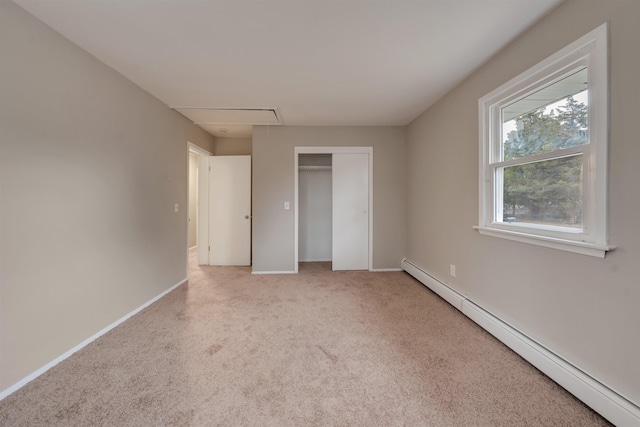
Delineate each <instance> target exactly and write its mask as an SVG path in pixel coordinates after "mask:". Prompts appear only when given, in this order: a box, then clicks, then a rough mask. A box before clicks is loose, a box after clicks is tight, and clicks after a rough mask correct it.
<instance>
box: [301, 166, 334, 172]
mask: <svg viewBox="0 0 640 427" xmlns="http://www.w3.org/2000/svg"><path fill="white" fill-rule="evenodd" d="M298 169H299V170H301V171H330V170H331V166H298Z"/></svg>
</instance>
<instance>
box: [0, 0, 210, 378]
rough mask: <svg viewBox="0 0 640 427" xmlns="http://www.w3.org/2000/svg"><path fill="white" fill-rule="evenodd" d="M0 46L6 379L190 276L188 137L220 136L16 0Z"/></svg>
mask: <svg viewBox="0 0 640 427" xmlns="http://www.w3.org/2000/svg"><path fill="white" fill-rule="evenodd" d="M0 52H2V61H1V64H0V93H1V97H0V129H2V133H1V135H0V151H1V152H2V156H1V157H0V186H1V187H0V195H1V198H2V216H1V219H0V232H1V239H0V286H1V288H0V390H4V389H6V388H7V387H9V386H11V385H12V384H14V383H16V382H17V381H19V380H20V379H22V378H24V377H25V376H27V375H28V374H30V373H32V372H33V371H35V370H37V369H38V368H40V367H42V366H43V365H45V364H47V363H48V362H50V361H52V360H53V359H55V358H57V357H58V356H60V355H61V354H63V353H64V352H66V351H68V350H69V349H71V348H73V347H74V346H76V345H78V344H79V343H81V342H82V341H83V340H85V339H87V338H88V337H90V336H92V335H93V334H95V333H97V332H98V331H100V330H101V329H103V328H104V327H106V326H108V325H110V324H111V323H112V322H114V321H116V320H118V319H119V318H120V317H122V316H124V315H125V314H127V313H129V312H130V311H132V310H134V309H135V308H137V307H139V306H140V305H141V304H143V303H145V302H147V301H149V300H150V299H152V298H153V297H155V296H157V295H159V294H160V293H161V292H163V291H164V290H166V289H168V288H169V287H171V286H173V285H174V284H176V283H178V282H180V281H181V280H183V279H184V278H185V277H186V252H185V251H186V246H187V230H186V224H187V140H190V141H191V142H193V143H196V144H198V145H201V146H204V147H207V146H209V147H210V146H211V144H212V143H213V139H212V138H210V137H208V136H207V135H206V134H204V132H202V131H201V130H200V129H199V128H196V127H195V126H193V125H192V124H191V123H190V122H189V121H188V120H186V119H185V118H184V117H182V116H181V115H180V114H177V113H175V112H173V111H172V110H171V109H169V108H168V107H167V106H166V105H164V104H162V103H160V102H159V101H158V100H157V99H155V98H154V97H152V96H150V95H149V94H148V93H146V92H144V91H142V90H141V89H140V88H139V87H137V86H135V85H134V84H133V83H131V82H129V81H128V80H126V79H125V78H124V77H122V76H121V75H119V74H117V73H116V72H115V71H113V70H112V69H110V68H108V67H107V66H105V65H104V64H103V63H101V62H100V61H98V60H97V59H95V58H94V57H92V56H90V55H89V54H88V53H86V52H84V51H83V50H81V49H80V48H78V47H77V46H76V45H73V44H71V43H70V42H69V41H67V40H66V39H65V38H63V37H62V36H61V35H59V34H58V33H55V32H54V31H52V30H51V29H50V28H48V27H46V26H45V25H43V24H42V23H41V22H40V21H38V20H36V19H35V18H33V17H32V16H31V15H28V14H27V13H26V12H24V11H23V10H22V9H20V8H19V7H18V6H16V5H15V4H14V3H11V2H8V1H0ZM174 203H179V204H180V212H178V213H174V212H173V205H174Z"/></svg>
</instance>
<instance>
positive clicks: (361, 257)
mask: <svg viewBox="0 0 640 427" xmlns="http://www.w3.org/2000/svg"><path fill="white" fill-rule="evenodd" d="M332 181H333V182H332V184H333V185H332V188H333V233H332V237H333V238H332V240H333V245H332V268H333V270H368V269H369V155H368V154H365V153H354V154H351V153H350V154H342V153H340V154H337V153H334V154H333V158H332Z"/></svg>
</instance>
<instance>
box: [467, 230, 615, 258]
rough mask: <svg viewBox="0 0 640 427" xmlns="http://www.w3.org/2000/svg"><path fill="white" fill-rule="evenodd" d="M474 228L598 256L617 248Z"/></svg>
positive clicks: (486, 233) (489, 234)
mask: <svg viewBox="0 0 640 427" xmlns="http://www.w3.org/2000/svg"><path fill="white" fill-rule="evenodd" d="M473 228H475V229H476V230H478V231H479V232H480V234H484V235H486V236H493V237H499V238H502V239H508V240H514V241H516V242H522V243H528V244H531V245H537V246H544V247H546V248H552V249H558V250H561V251H567V252H573V253H577V254H582V255H589V256H592V257H596V258H604V257H605V256H606V254H607V252H609V251H612V250H614V249H615V246H608V245H597V244H593V243H585V242H576V241H573V240H565V239H558V238H555V237H547V236H539V235H536V234H528V233H522V232H518V231H510V230H501V229H497V228H488V227H481V226H477V225H474V226H473Z"/></svg>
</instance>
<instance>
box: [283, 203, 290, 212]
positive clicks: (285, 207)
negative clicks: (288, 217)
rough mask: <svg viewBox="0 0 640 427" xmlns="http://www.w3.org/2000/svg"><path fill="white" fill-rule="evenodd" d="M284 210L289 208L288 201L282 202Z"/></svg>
mask: <svg viewBox="0 0 640 427" xmlns="http://www.w3.org/2000/svg"><path fill="white" fill-rule="evenodd" d="M284 210H285V211H288V210H289V202H284Z"/></svg>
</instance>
